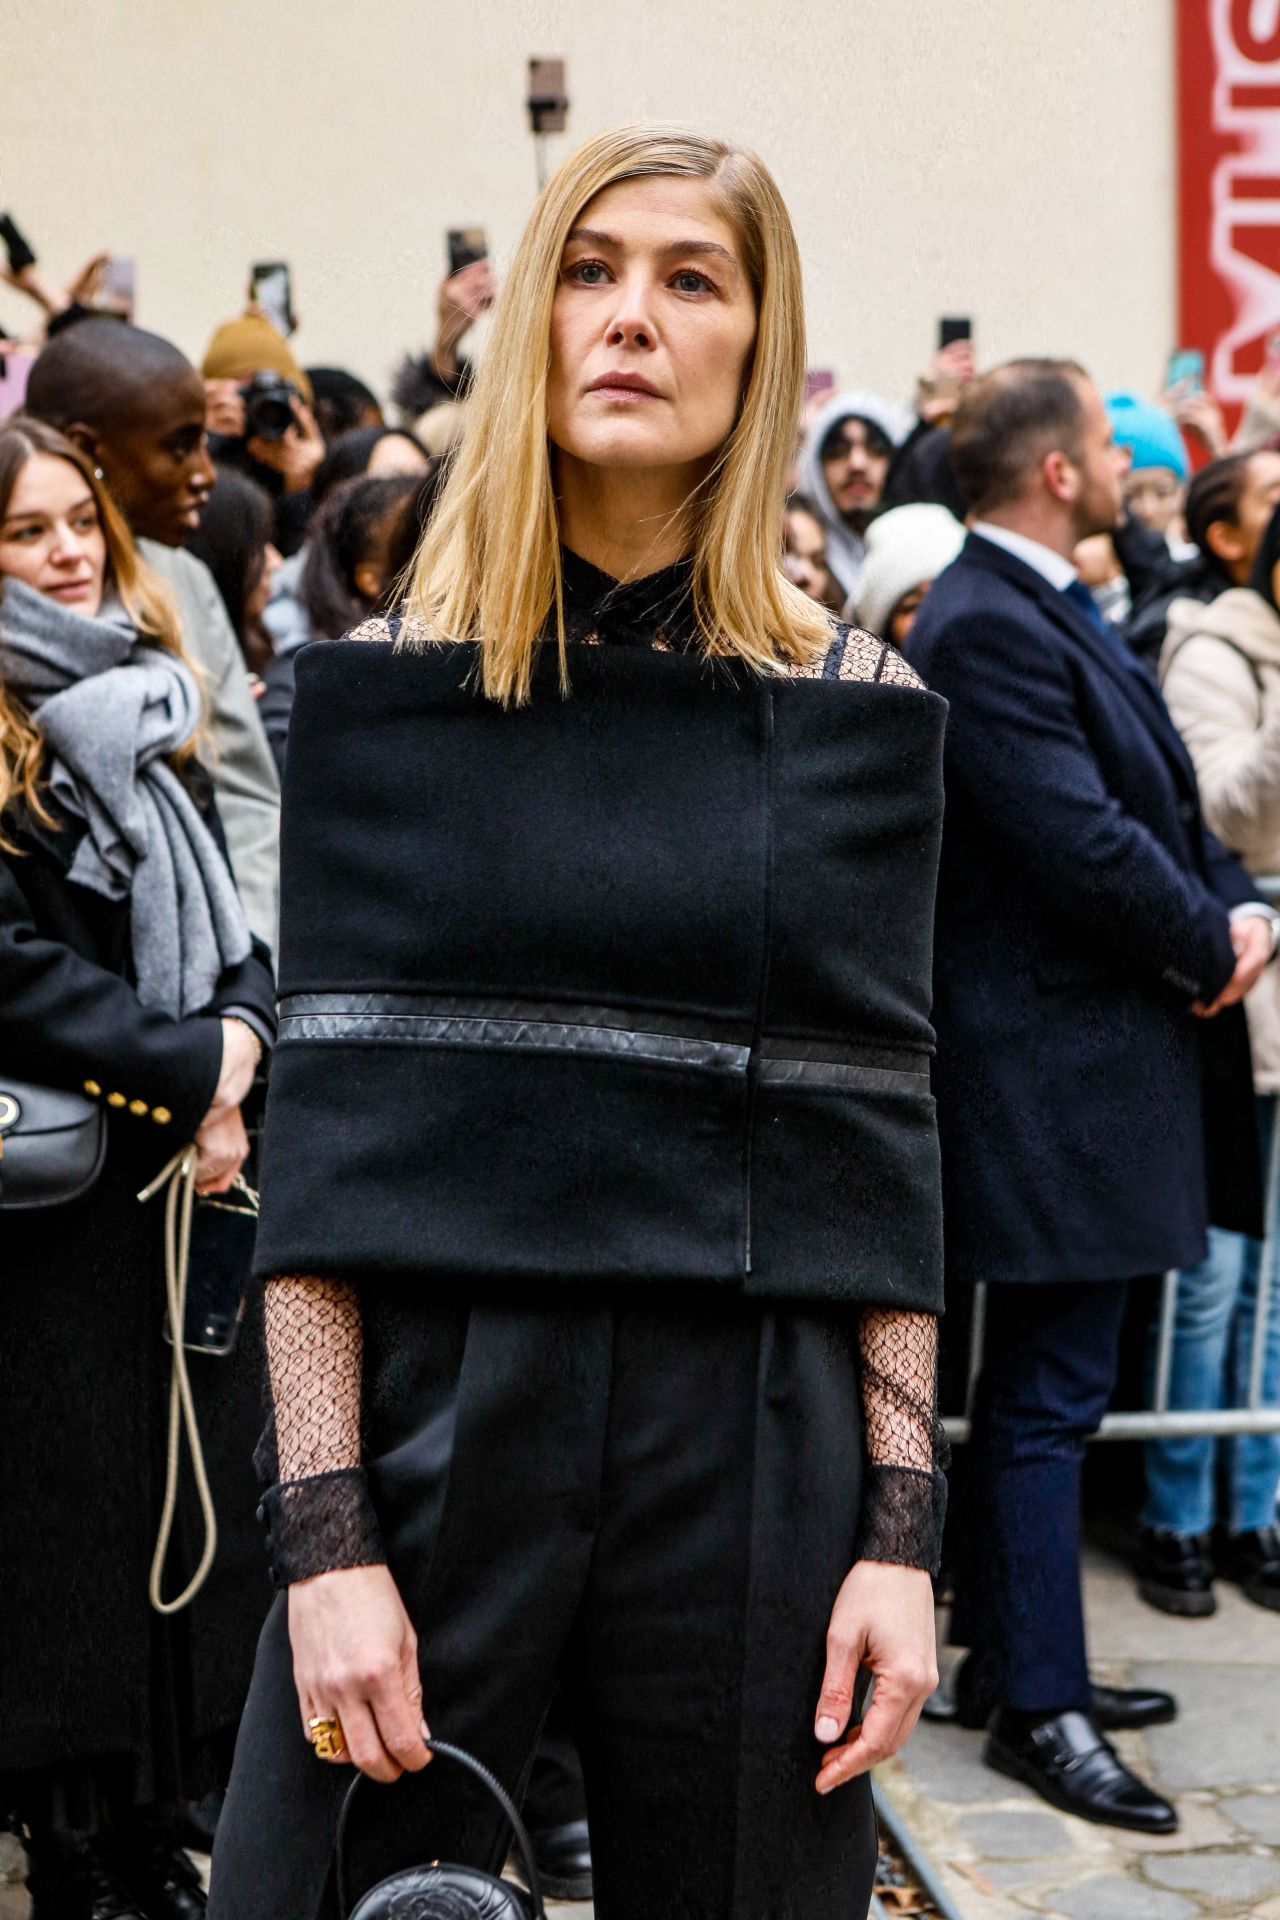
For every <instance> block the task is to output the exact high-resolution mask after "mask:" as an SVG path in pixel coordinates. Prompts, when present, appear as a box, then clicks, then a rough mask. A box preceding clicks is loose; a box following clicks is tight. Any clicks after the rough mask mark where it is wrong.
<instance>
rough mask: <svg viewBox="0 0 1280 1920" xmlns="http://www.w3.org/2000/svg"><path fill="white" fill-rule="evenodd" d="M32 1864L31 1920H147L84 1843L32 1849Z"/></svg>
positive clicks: (29, 1881) (29, 1878) (29, 1874)
mask: <svg viewBox="0 0 1280 1920" xmlns="http://www.w3.org/2000/svg"><path fill="white" fill-rule="evenodd" d="M28 1862H29V1864H28V1870H27V1891H28V1893H29V1894H30V1895H31V1920H147V1915H146V1914H144V1913H143V1911H142V1909H141V1908H140V1907H139V1906H138V1904H137V1902H136V1901H135V1900H134V1899H133V1898H132V1896H131V1895H130V1894H129V1893H128V1892H127V1891H126V1890H125V1888H124V1887H123V1886H122V1885H121V1884H120V1882H119V1881H118V1880H117V1879H116V1878H115V1876H114V1875H113V1874H111V1873H110V1872H109V1871H108V1870H107V1868H106V1867H105V1866H103V1864H102V1862H101V1861H100V1860H99V1859H97V1858H96V1857H95V1856H94V1855H93V1854H91V1853H90V1852H89V1851H88V1849H87V1848H86V1847H85V1846H84V1844H83V1842H80V1843H79V1844H76V1845H64V1844H62V1843H61V1842H54V1843H52V1844H50V1845H47V1846H40V1847H32V1848H29V1849H28Z"/></svg>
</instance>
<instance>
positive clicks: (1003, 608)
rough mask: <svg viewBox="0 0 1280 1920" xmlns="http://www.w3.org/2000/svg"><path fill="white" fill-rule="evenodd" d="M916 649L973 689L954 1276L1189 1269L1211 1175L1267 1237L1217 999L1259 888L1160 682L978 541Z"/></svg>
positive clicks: (949, 1150) (942, 887)
mask: <svg viewBox="0 0 1280 1920" xmlns="http://www.w3.org/2000/svg"><path fill="white" fill-rule="evenodd" d="M911 660H912V664H913V665H914V666H915V667H916V668H917V669H918V670H919V671H920V672H921V673H922V674H923V675H924V677H925V679H926V680H927V681H928V683H929V685H930V686H931V687H933V688H934V690H935V691H937V692H939V693H942V694H944V695H945V696H946V698H947V699H948V700H949V701H950V703H951V718H950V722H949V725H948V729H947V742H946V756H945V785H946V795H947V813H946V823H945V828H944V833H943V849H942V865H941V872H940V878H939V890H938V922H937V940H936V949H935V970H934V987H935V1000H934V1021H935V1025H936V1027H937V1032H938V1059H937V1062H936V1067H935V1076H934V1085H935V1091H936V1094H937V1098H938V1108H939V1126H940V1131H941V1139H942V1161H943V1209H944V1217H945V1222H946V1234H947V1261H948V1279H949V1281H950V1279H951V1278H952V1277H953V1276H954V1277H956V1278H958V1279H961V1280H996V1281H1057V1280H1091V1279H1099V1280H1101V1279H1119V1278H1123V1277H1127V1276H1133V1275H1138V1274H1147V1273H1156V1272H1159V1271H1161V1270H1162V1269H1165V1268H1168V1267H1174V1266H1181V1265H1185V1264H1187V1263H1189V1262H1191V1261H1194V1260H1196V1259H1198V1258H1199V1257H1201V1255H1202V1254H1203V1252H1204V1247H1205V1225H1206V1221H1207V1220H1208V1219H1209V1218H1210V1191H1209V1190H1210V1186H1211V1185H1212V1189H1213V1193H1212V1199H1213V1202H1214V1205H1213V1211H1212V1217H1213V1218H1214V1219H1215V1220H1216V1221H1217V1222H1218V1223H1219V1224H1221V1225H1224V1226H1234V1227H1237V1228H1242V1229H1245V1230H1247V1231H1257V1229H1258V1227H1259V1225H1260V1211H1261V1196H1260V1190H1259V1189H1260V1181H1259V1175H1258V1167H1257V1149H1256V1141H1255V1139H1254V1135H1253V1130H1252V1118H1251V1113H1252V1109H1251V1106H1250V1068H1249V1053H1248V1036H1247V1033H1246V1031H1245V1026H1244V1013H1243V1009H1242V1008H1240V1007H1235V1008H1232V1009H1231V1010H1229V1011H1228V1012H1227V1013H1224V1014H1221V1015H1219V1016H1218V1017H1217V1019H1215V1020H1213V1021H1212V1022H1202V1021H1200V1020H1197V1019H1196V1018H1195V1017H1194V1016H1193V1014H1192V1012H1191V1006H1192V1003H1193V1002H1195V1001H1211V1000H1212V999H1213V998H1214V997H1215V995H1216V994H1217V993H1218V992H1219V991H1220V990H1221V988H1222V987H1223V986H1224V985H1225V983H1226V981H1227V980H1228V979H1229V978H1230V976H1231V973H1232V970H1233V966H1234V956H1233V953H1232V947H1231V941H1230V937H1229V930H1228V918H1227V910H1228V909H1229V908H1231V907H1233V906H1236V905H1240V904H1242V903H1243V902H1245V901H1246V900H1250V899H1253V898H1255V897H1256V890H1255V888H1254V885H1253V883H1252V881H1251V880H1250V879H1249V876H1248V875H1247V874H1246V873H1245V872H1244V871H1243V869H1242V868H1241V867H1240V866H1239V865H1238V864H1237V863H1236V861H1235V860H1234V859H1232V857H1231V856H1230V855H1229V854H1228V853H1226V852H1225V850H1224V849H1223V848H1222V847H1221V846H1220V845H1219V843H1218V841H1217V840H1215V839H1214V837H1213V835H1212V834H1211V833H1210V832H1209V831H1208V829H1207V828H1206V827H1205V825H1204V822H1203V819H1202V817H1201V813H1200V803H1199V796H1198V793H1197V789H1196V780H1195V774H1194V771H1193V769H1192V765H1191V761H1190V758H1189V757H1188V755H1187V752H1186V750H1185V748H1184V747H1183V744H1182V741H1181V739H1180V738H1179V736H1178V733H1177V731H1176V729H1175V728H1174V726H1173V723H1172V721H1171V720H1170V718H1169V716H1168V713H1167V711H1166V709H1165V706H1164V702H1163V700H1162V699H1161V697H1160V694H1159V691H1158V689H1157V688H1156V686H1155V683H1154V681H1152V680H1151V678H1150V677H1149V675H1148V674H1147V673H1146V672H1145V671H1144V670H1143V669H1142V668H1140V667H1139V666H1138V665H1137V664H1136V663H1134V662H1132V661H1131V659H1130V658H1129V657H1128V656H1127V655H1126V653H1125V651H1124V649H1123V646H1122V644H1121V643H1120V642H1119V641H1118V640H1115V639H1112V638H1111V637H1110V636H1108V635H1107V634H1105V633H1103V632H1102V631H1101V630H1100V629H1098V628H1097V627H1096V626H1095V625H1094V623H1093V622H1091V621H1090V620H1089V618H1088V616H1087V615H1086V614H1084V613H1082V612H1081V611H1080V610H1079V609H1077V608H1076V607H1074V606H1073V605H1072V603H1071V602H1070V601H1069V600H1067V599H1066V598H1065V597H1064V596H1063V595H1061V594H1059V593H1057V592H1056V591H1055V590H1054V589H1053V588H1052V587H1051V586H1050V585H1049V583H1048V582H1047V581H1046V580H1045V579H1044V578H1043V577H1042V576H1041V575H1040V574H1038V573H1037V572H1036V571H1035V570H1034V569H1033V568H1031V567H1028V566H1025V565H1024V564H1023V563H1022V562H1021V561H1020V560H1017V559H1015V558H1014V557H1013V556H1012V555H1010V554H1008V553H1006V552H1005V551H1004V550H1003V549H1001V548H999V547H996V546H995V545H994V544H993V543H992V542H990V541H986V540H983V539H981V538H978V537H975V536H970V538H969V540H968V542H967V544H966V546H965V548H964V550H963V552H962V553H961V555H960V558H959V559H958V560H957V561H956V562H955V564H954V565H953V566H952V567H950V568H948V570H947V571H946V572H945V573H944V574H942V576H941V577H940V578H939V580H938V581H937V582H936V583H935V585H934V587H933V590H932V592H931V593H930V595H929V598H928V600H927V601H926V603H925V606H924V608H923V609H922V611H921V613H920V616H919V618H918V619H917V621H916V624H915V627H914V628H913V629H912V634H911ZM1206 1131H1207V1137H1208V1153H1207V1154H1206ZM1209 1160H1211V1161H1212V1163H1213V1164H1212V1168H1210V1167H1209V1166H1208V1165H1207V1161H1209Z"/></svg>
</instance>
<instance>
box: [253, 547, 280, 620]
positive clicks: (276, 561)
mask: <svg viewBox="0 0 1280 1920" xmlns="http://www.w3.org/2000/svg"><path fill="white" fill-rule="evenodd" d="M283 564H284V561H283V557H282V555H281V553H280V549H279V548H278V547H273V546H272V544H271V542H270V541H269V540H268V542H267V544H266V546H265V547H264V548H263V549H262V562H261V565H260V566H259V568H258V577H257V579H256V580H255V581H254V583H253V585H252V586H251V587H250V589H249V591H248V593H247V594H246V595H245V600H244V617H245V619H246V621H247V622H248V623H249V624H250V625H251V626H252V625H253V623H254V622H255V621H258V620H261V618H262V616H263V614H264V613H265V612H266V610H267V602H268V600H269V599H270V598H271V583H272V581H273V580H274V579H275V577H276V574H277V573H278V572H279V571H280V568H281V567H282V566H283Z"/></svg>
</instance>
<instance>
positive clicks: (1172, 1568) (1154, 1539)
mask: <svg viewBox="0 0 1280 1920" xmlns="http://www.w3.org/2000/svg"><path fill="white" fill-rule="evenodd" d="M1212 1583H1213V1564H1212V1562H1211V1561H1210V1559H1209V1542H1208V1538H1207V1536H1206V1535H1205V1534H1202V1533H1167V1532H1166V1531H1165V1529H1164V1528H1163V1527H1143V1529H1142V1531H1141V1532H1140V1533H1139V1535H1138V1592H1139V1593H1140V1594H1141V1595H1142V1598H1143V1599H1144V1600H1145V1601H1146V1603H1147V1605H1148V1606H1149V1607H1158V1608H1159V1609H1160V1611H1161V1613H1176V1614H1180V1615H1182V1616H1183V1617H1184V1618H1186V1619H1192V1620H1204V1619H1207V1618H1208V1616H1209V1615H1210V1614H1211V1613H1213V1612H1215V1611H1216V1609H1217V1605H1218V1603H1217V1601H1216V1600H1215V1599H1214V1597H1213V1584H1212Z"/></svg>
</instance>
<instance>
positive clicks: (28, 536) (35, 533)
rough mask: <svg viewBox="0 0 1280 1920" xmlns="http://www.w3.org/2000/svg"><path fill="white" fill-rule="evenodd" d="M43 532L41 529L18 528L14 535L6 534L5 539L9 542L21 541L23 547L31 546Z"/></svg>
mask: <svg viewBox="0 0 1280 1920" xmlns="http://www.w3.org/2000/svg"><path fill="white" fill-rule="evenodd" d="M43 531H44V529H43V528H42V527H19V528H18V530H17V532H16V533H10V534H7V535H6V536H5V537H6V538H7V539H9V540H21V541H22V542H24V544H25V545H27V546H31V545H32V544H33V542H34V541H36V540H38V539H39V538H40V536H41V534H42V533H43Z"/></svg>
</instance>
